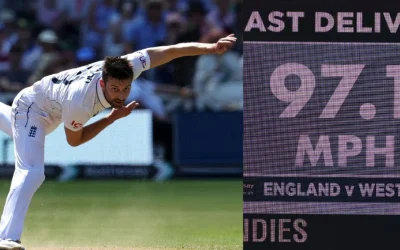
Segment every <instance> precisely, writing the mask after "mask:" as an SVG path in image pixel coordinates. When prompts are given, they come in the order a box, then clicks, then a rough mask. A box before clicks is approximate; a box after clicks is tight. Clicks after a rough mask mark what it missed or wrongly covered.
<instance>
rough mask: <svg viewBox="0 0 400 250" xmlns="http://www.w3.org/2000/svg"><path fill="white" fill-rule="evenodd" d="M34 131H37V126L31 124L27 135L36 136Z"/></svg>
mask: <svg viewBox="0 0 400 250" xmlns="http://www.w3.org/2000/svg"><path fill="white" fill-rule="evenodd" d="M36 131H37V127H36V126H32V127H31V129H30V130H29V134H28V136H29V137H35V136H36Z"/></svg>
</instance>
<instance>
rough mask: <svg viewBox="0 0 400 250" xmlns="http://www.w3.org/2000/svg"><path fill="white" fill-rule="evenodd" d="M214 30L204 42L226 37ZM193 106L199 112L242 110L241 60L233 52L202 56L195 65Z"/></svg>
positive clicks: (223, 33)
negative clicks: (194, 100)
mask: <svg viewBox="0 0 400 250" xmlns="http://www.w3.org/2000/svg"><path fill="white" fill-rule="evenodd" d="M226 35H227V34H226V33H225V32H220V31H217V30H216V31H214V32H213V33H212V34H210V35H209V40H208V41H207V42H210V43H213V42H216V41H218V39H219V38H221V37H224V36H226ZM194 91H195V95H196V107H197V109H198V110H199V111H203V110H205V109H207V108H208V109H211V110H213V111H221V110H232V109H233V110H242V109H243V61H242V58H241V56H240V55H239V54H238V53H236V52H232V51H228V52H226V53H225V54H223V55H220V56H219V55H218V56H216V55H202V56H200V57H199V60H198V61H197V63H196V73H195V76H194Z"/></svg>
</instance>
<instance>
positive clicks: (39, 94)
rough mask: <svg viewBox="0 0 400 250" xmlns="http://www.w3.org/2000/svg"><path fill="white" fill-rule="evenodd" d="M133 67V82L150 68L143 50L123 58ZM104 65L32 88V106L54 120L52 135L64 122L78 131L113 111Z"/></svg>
mask: <svg viewBox="0 0 400 250" xmlns="http://www.w3.org/2000/svg"><path fill="white" fill-rule="evenodd" d="M123 57H124V58H127V59H128V60H130V61H131V63H132V65H133V79H136V78H137V77H138V76H139V75H140V74H141V73H142V72H143V71H145V70H148V69H149V68H150V57H149V55H148V54H147V52H146V51H144V50H141V51H137V52H134V53H132V54H128V55H125V56H123ZM103 63H104V61H98V62H95V63H92V64H89V65H86V66H82V67H79V68H75V69H70V70H66V71H63V72H60V73H57V74H53V75H49V76H46V77H44V78H43V79H42V80H40V81H38V82H36V83H35V84H34V85H33V86H32V91H33V92H34V93H33V94H34V95H32V96H33V97H32V102H35V103H36V104H37V105H38V106H39V108H40V109H41V110H43V111H45V112H47V113H48V114H49V116H50V118H51V120H52V124H49V126H51V128H48V129H49V130H50V131H52V130H54V129H55V128H56V127H58V125H59V124H60V123H61V122H63V123H64V125H65V127H67V128H68V129H70V130H73V131H78V130H80V129H81V128H82V127H83V125H84V124H85V123H86V122H87V121H88V120H89V119H90V118H92V117H93V116H95V115H96V114H98V113H99V112H101V111H103V110H104V109H105V108H109V107H111V106H110V104H109V103H108V102H107V101H106V99H105V97H104V94H103V90H102V89H101V87H100V79H101V75H102V67H103Z"/></svg>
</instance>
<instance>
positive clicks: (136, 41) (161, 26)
mask: <svg viewBox="0 0 400 250" xmlns="http://www.w3.org/2000/svg"><path fill="white" fill-rule="evenodd" d="M164 7H165V6H164V1H162V0H148V1H147V2H146V3H145V9H146V15H145V16H144V17H139V18H138V19H136V20H135V21H134V22H133V23H132V25H131V26H130V27H129V32H128V33H127V35H128V36H127V37H124V40H125V52H127V53H129V52H132V51H136V50H140V49H144V48H149V47H154V46H160V45H165V39H166V37H167V25H166V22H165V18H164V16H163V15H162V13H163V10H164ZM158 70H159V69H153V70H148V71H146V72H145V73H144V74H143V75H144V76H145V77H146V78H148V79H149V80H151V81H161V80H162V79H160V78H159V77H157V71H158Z"/></svg>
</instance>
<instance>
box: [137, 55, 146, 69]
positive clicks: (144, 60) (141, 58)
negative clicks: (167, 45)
mask: <svg viewBox="0 0 400 250" xmlns="http://www.w3.org/2000/svg"><path fill="white" fill-rule="evenodd" d="M138 53H139V54H140V55H141V56H140V57H139V60H140V62H141V63H142V67H143V68H144V69H145V68H146V58H145V57H144V55H143V53H142V52H138Z"/></svg>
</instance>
